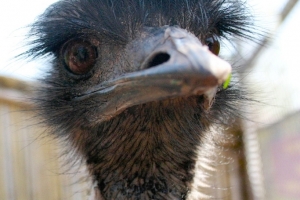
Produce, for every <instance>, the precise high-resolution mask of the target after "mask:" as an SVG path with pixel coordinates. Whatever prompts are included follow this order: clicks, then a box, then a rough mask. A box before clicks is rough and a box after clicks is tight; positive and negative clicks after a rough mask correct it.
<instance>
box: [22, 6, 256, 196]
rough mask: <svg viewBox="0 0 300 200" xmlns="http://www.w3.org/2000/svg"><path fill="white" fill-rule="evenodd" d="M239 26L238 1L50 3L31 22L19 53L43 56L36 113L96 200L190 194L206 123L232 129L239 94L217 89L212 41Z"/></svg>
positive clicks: (219, 80)
mask: <svg viewBox="0 0 300 200" xmlns="http://www.w3.org/2000/svg"><path fill="white" fill-rule="evenodd" d="M251 27H252V23H251V18H250V15H249V14H248V13H247V11H246V8H245V5H244V2H242V1H239V0H172V1H170V0H118V1H115V0H61V1H59V2H57V3H54V4H53V5H51V6H50V7H49V8H48V9H47V10H46V11H45V12H44V14H42V15H41V16H40V17H39V18H38V19H37V21H36V22H34V23H33V24H32V26H31V32H30V38H31V42H30V50H28V51H27V52H25V54H26V55H27V56H29V57H33V58H36V57H42V56H50V58H51V68H50V69H49V70H48V72H47V75H45V77H44V78H43V79H42V82H43V85H42V86H41V87H40V88H39V92H38V94H37V97H36V104H37V106H38V110H39V112H40V115H41V116H42V117H43V119H44V122H45V123H46V124H47V125H48V126H49V127H50V129H51V134H53V135H55V136H56V137H58V138H61V140H64V141H65V142H66V143H67V144H69V145H70V146H71V148H72V151H74V152H76V154H77V155H78V156H79V159H82V160H83V162H84V163H85V164H86V166H87V168H88V170H89V174H90V176H91V177H92V179H93V181H94V183H95V185H96V188H95V198H96V199H200V197H199V196H197V195H195V194H197V193H194V192H193V190H197V188H196V187H194V184H196V182H197V181H203V180H200V179H201V177H200V179H199V177H198V179H197V180H195V173H197V170H199V169H198V168H197V167H196V163H197V162H200V165H201V164H204V162H209V161H207V160H209V155H212V154H213V153H214V152H213V151H211V149H210V148H209V145H208V143H209V142H210V144H213V143H216V142H214V141H218V139H220V138H219V137H221V136H220V135H222V134H220V133H218V134H216V133H215V132H216V131H212V127H230V126H232V119H233V118H235V117H236V116H237V113H238V110H237V108H238V106H237V104H238V103H239V102H240V101H241V100H242V99H245V97H244V96H243V92H242V91H240V89H239V87H238V86H237V85H238V84H231V85H229V86H228V87H223V86H222V84H223V83H224V82H225V81H226V80H227V78H228V77H229V76H230V74H231V73H233V74H234V73H235V68H234V67H233V68H232V67H231V65H230V64H229V63H228V62H227V61H225V60H224V59H221V58H220V57H219V56H218V54H219V51H220V41H221V40H231V39H232V38H234V37H242V38H251V34H252V31H251ZM201 158H205V159H201ZM74 159H75V158H74ZM76 159H78V158H76ZM202 162H203V163H202Z"/></svg>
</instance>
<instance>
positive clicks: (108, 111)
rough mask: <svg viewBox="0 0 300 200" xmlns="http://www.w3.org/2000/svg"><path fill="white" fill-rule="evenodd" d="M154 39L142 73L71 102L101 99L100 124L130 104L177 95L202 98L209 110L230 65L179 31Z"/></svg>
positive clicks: (121, 79)
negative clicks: (101, 114)
mask: <svg viewBox="0 0 300 200" xmlns="http://www.w3.org/2000/svg"><path fill="white" fill-rule="evenodd" d="M156 37H160V38H161V39H160V40H158V39H157V38H156ZM156 37H153V38H152V39H150V41H148V42H147V44H150V43H151V40H153V41H159V42H157V43H156V44H155V48H154V49H151V52H149V54H148V56H146V59H145V60H144V62H143V63H142V65H141V68H142V69H143V70H140V71H137V72H133V73H128V74H124V75H123V76H121V77H118V78H116V79H114V80H110V81H107V82H103V83H101V84H100V85H98V86H96V87H94V88H92V89H91V90H89V91H88V92H86V93H85V94H82V95H80V96H78V97H76V98H75V100H78V101H80V100H82V99H85V98H94V97H95V98H97V99H98V98H101V102H104V103H103V104H101V105H99V106H100V107H101V108H100V110H101V113H105V115H103V116H102V117H101V119H100V120H101V121H104V120H108V119H110V118H112V117H114V116H116V115H117V114H118V113H120V112H122V111H123V110H124V109H126V108H128V107H131V106H134V105H139V104H143V103H147V102H151V101H159V100H164V99H168V98H174V97H179V96H192V95H203V96H204V99H205V101H204V107H205V108H206V109H209V108H210V106H211V103H212V101H213V99H214V96H215V94H216V91H217V87H218V86H219V85H221V84H222V83H223V82H225V81H226V79H227V78H228V76H229V75H230V73H231V66H230V64H229V63H227V62H226V61H224V60H222V59H220V58H219V57H217V56H215V55H214V54H212V53H211V52H210V51H209V50H208V47H207V46H205V45H202V44H201V42H200V41H199V39H198V38H196V37H195V36H194V35H192V34H190V33H188V32H187V31H185V30H183V29H179V28H176V27H168V28H166V29H165V30H164V33H163V36H162V35H160V36H156ZM145 43H146V42H145ZM147 44H144V45H147Z"/></svg>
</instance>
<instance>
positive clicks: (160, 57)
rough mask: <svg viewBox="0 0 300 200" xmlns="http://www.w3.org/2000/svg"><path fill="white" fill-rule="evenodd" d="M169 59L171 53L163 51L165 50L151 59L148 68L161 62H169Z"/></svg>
mask: <svg viewBox="0 0 300 200" xmlns="http://www.w3.org/2000/svg"><path fill="white" fill-rule="evenodd" d="M169 59H170V55H169V54H167V53H163V52H160V53H157V54H155V55H154V56H153V57H152V58H151V59H150V60H149V63H148V66H147V68H151V67H155V66H157V65H161V64H163V63H165V62H167V61H168V60H169Z"/></svg>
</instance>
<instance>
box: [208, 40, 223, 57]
mask: <svg viewBox="0 0 300 200" xmlns="http://www.w3.org/2000/svg"><path fill="white" fill-rule="evenodd" d="M205 43H206V45H207V46H208V48H209V50H210V51H211V52H212V53H213V54H215V55H219V53H220V42H219V41H218V39H217V38H216V37H214V36H211V37H208V38H207V39H206V40H205Z"/></svg>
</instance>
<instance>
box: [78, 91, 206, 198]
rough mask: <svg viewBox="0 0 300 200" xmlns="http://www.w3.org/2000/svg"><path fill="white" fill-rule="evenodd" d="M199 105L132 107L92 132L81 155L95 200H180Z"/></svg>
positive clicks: (197, 134)
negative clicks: (93, 183) (94, 188)
mask: <svg viewBox="0 0 300 200" xmlns="http://www.w3.org/2000/svg"><path fill="white" fill-rule="evenodd" d="M199 101H201V99H200V98H196V97H194V98H186V99H183V98H182V99H174V100H167V101H163V102H153V103H148V104H145V105H140V106H135V107H132V108H129V109H127V110H126V111H124V112H123V113H122V114H120V115H118V116H116V117H115V118H114V119H112V120H110V121H107V122H105V123H103V124H101V125H99V127H97V128H94V129H92V133H89V134H92V135H93V136H92V137H91V136H89V137H88V138H89V141H87V143H86V144H85V145H86V146H85V148H82V149H85V151H84V152H82V153H83V154H84V155H85V156H86V157H87V165H88V167H89V170H90V173H91V174H92V176H93V177H94V179H95V181H96V182H97V185H98V189H99V191H100V194H101V196H102V197H101V198H100V199H185V197H186V195H187V193H188V191H189V186H190V183H191V181H192V178H193V174H194V172H193V169H194V166H195V161H196V151H197V148H198V147H199V145H200V138H201V133H202V131H203V129H204V128H203V124H202V123H201V122H200V121H201V118H202V116H200V114H199V113H203V111H202V110H201V106H199Z"/></svg>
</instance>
